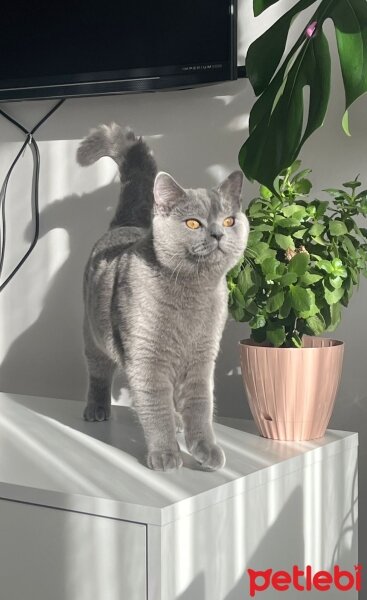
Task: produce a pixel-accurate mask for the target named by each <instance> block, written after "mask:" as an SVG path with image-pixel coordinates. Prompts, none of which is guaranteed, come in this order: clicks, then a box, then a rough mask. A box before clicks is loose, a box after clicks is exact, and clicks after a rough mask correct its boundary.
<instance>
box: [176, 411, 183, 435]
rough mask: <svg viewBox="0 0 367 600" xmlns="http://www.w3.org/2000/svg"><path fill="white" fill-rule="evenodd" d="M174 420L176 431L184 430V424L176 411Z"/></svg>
mask: <svg viewBox="0 0 367 600" xmlns="http://www.w3.org/2000/svg"><path fill="white" fill-rule="evenodd" d="M175 422H176V431H177V433H182V432H183V430H184V424H183V420H182V416H181V415H180V413H178V412H175Z"/></svg>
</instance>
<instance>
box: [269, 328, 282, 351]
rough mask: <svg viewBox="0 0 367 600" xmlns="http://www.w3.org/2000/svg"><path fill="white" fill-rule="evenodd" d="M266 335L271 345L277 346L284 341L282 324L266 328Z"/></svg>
mask: <svg viewBox="0 0 367 600" xmlns="http://www.w3.org/2000/svg"><path fill="white" fill-rule="evenodd" d="M266 337H267V339H268V340H269V342H270V343H271V344H273V346H275V347H276V348H279V347H280V346H282V345H283V344H284V342H285V328H284V326H281V327H276V328H274V329H268V331H267V333H266Z"/></svg>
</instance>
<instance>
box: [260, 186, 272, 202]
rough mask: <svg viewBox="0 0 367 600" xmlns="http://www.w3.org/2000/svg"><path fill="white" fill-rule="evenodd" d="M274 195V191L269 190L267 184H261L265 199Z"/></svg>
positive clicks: (261, 191)
mask: <svg viewBox="0 0 367 600" xmlns="http://www.w3.org/2000/svg"><path fill="white" fill-rule="evenodd" d="M272 195H273V192H272V191H271V190H269V189H268V188H267V187H266V186H265V185H261V186H260V196H261V197H262V198H264V200H268V199H269V198H271V197H272Z"/></svg>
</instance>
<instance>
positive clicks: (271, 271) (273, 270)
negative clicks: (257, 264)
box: [261, 257, 280, 280]
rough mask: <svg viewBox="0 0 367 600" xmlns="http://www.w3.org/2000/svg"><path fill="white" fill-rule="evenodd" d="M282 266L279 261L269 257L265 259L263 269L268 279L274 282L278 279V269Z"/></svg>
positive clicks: (262, 264)
mask: <svg viewBox="0 0 367 600" xmlns="http://www.w3.org/2000/svg"><path fill="white" fill-rule="evenodd" d="M279 265H280V262H279V260H276V258H273V257H269V258H265V259H264V260H263V262H262V263H261V269H262V272H263V273H264V275H265V277H266V279H269V280H272V279H274V278H275V277H277V267H278V266H279Z"/></svg>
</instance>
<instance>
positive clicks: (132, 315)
mask: <svg viewBox="0 0 367 600" xmlns="http://www.w3.org/2000/svg"><path fill="white" fill-rule="evenodd" d="M102 156H110V157H111V158H113V159H114V160H115V161H116V163H117V164H118V166H119V170H120V176H121V183H122V190H121V195H120V201H119V205H118V207H117V212H116V215H115V217H114V218H113V220H112V222H111V226H110V230H109V231H108V232H107V233H106V234H105V235H104V236H103V237H102V238H101V239H100V240H99V241H98V242H97V243H96V245H95V246H94V248H93V250H92V254H91V256H90V258H89V262H88V264H87V266H86V271H85V277H84V302H85V320H84V340H85V355H86V359H87V364H88V370H89V390H88V401H87V405H86V408H85V410H84V418H85V419H86V420H87V421H103V420H105V419H108V418H109V416H110V410H111V408H110V398H111V379H112V376H113V372H114V370H115V367H116V366H117V365H119V366H122V367H123V369H124V371H125V373H126V376H127V380H128V387H129V392H130V395H131V398H132V403H133V406H134V408H135V410H136V411H137V414H138V416H139V420H140V422H141V424H142V427H143V430H144V435H145V440H146V444H147V450H148V455H147V464H148V466H149V467H150V468H152V469H156V470H164V471H166V470H170V469H176V468H178V467H180V466H181V465H182V457H181V454H180V449H179V446H178V444H177V440H176V427H180V425H181V426H182V427H183V430H184V434H185V439H186V444H187V448H188V450H189V452H191V454H192V456H193V457H194V458H195V459H196V460H197V461H198V462H199V463H201V465H202V467H203V468H204V469H207V470H213V469H219V468H221V467H223V465H224V464H225V455H224V452H223V450H222V448H221V447H220V446H219V445H218V444H216V440H215V436H214V432H213V426H212V420H213V387H214V366H215V360H216V357H217V354H218V350H219V344H220V340H221V336H222V332H223V328H224V324H225V321H226V318H227V286H226V273H227V272H228V271H229V269H231V268H232V267H233V266H234V265H235V264H236V263H237V262H238V260H239V258H240V257H241V255H242V253H243V251H244V249H245V246H246V242H247V237H248V231H249V227H248V222H247V219H246V217H245V215H244V214H243V213H242V212H241V201H240V194H241V187H242V179H243V177H242V173H241V172H240V171H235V172H234V173H232V174H231V175H230V176H229V177H228V178H227V179H226V180H225V181H224V182H223V183H222V184H221V186H220V187H219V188H218V189H212V190H206V189H195V190H193V189H183V188H182V187H180V186H179V185H178V183H176V181H175V180H174V179H173V178H172V177H171V176H170V175H168V174H167V173H163V172H160V173H158V174H157V167H156V163H155V160H154V157H153V154H152V152H151V151H150V150H149V148H148V146H147V145H146V143H145V142H144V140H143V139H141V138H137V137H136V136H135V135H134V133H133V132H132V131H131V130H122V129H121V128H120V127H119V126H118V125H116V124H112V125H111V126H106V125H102V126H100V127H98V128H97V129H94V130H92V131H91V133H90V135H89V136H88V137H87V138H86V139H84V140H83V141H82V143H81V145H80V146H79V148H78V152H77V160H78V162H79V164H80V165H83V166H87V165H90V164H92V163H94V162H95V161H96V160H98V159H99V158H101V157H102Z"/></svg>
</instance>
